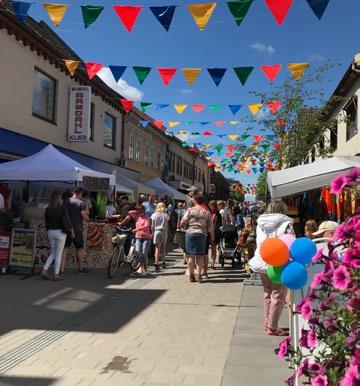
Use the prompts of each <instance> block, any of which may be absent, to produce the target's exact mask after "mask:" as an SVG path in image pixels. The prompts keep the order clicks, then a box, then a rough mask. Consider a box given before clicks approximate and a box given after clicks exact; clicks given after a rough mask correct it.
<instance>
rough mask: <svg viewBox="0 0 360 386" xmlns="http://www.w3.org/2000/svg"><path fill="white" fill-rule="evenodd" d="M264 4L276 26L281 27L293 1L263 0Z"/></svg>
mask: <svg viewBox="0 0 360 386" xmlns="http://www.w3.org/2000/svg"><path fill="white" fill-rule="evenodd" d="M265 3H266V5H267V6H268V8H269V10H270V12H271V13H272V15H273V16H274V18H275V19H276V21H277V22H278V24H279V25H281V24H282V23H283V21H284V20H285V18H286V15H287V13H288V12H289V9H290V7H291V6H292V3H293V0H265Z"/></svg>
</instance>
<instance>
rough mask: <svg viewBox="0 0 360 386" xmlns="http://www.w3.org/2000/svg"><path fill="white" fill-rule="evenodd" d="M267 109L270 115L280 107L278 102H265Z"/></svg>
mask: <svg viewBox="0 0 360 386" xmlns="http://www.w3.org/2000/svg"><path fill="white" fill-rule="evenodd" d="M267 105H268V108H269V110H270V111H271V112H272V113H274V114H275V113H277V112H278V111H279V109H280V107H281V105H282V103H281V102H280V101H269V102H267Z"/></svg>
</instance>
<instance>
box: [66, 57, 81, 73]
mask: <svg viewBox="0 0 360 386" xmlns="http://www.w3.org/2000/svg"><path fill="white" fill-rule="evenodd" d="M64 62H65V66H66V68H67V69H68V71H69V73H70V75H71V76H74V74H75V71H76V69H77V68H78V66H79V64H80V61H79V60H70V59H64Z"/></svg>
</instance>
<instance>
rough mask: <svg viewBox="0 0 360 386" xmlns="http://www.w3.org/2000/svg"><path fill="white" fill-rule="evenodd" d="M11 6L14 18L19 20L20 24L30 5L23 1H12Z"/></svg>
mask: <svg viewBox="0 0 360 386" xmlns="http://www.w3.org/2000/svg"><path fill="white" fill-rule="evenodd" d="M12 6H13V10H14V13H15V15H16V17H17V18H18V19H19V21H20V23H22V22H23V21H24V19H25V17H26V16H27V15H28V12H29V9H30V7H31V3H26V2H24V1H13V2H12Z"/></svg>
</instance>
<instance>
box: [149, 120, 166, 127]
mask: <svg viewBox="0 0 360 386" xmlns="http://www.w3.org/2000/svg"><path fill="white" fill-rule="evenodd" d="M152 122H153V124H154V125H155V126H156V127H157V128H158V129H162V126H163V124H164V121H160V120H156V119H155V120H154V121H152Z"/></svg>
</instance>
